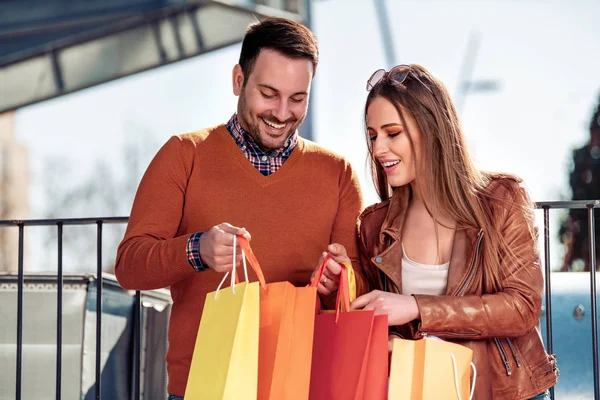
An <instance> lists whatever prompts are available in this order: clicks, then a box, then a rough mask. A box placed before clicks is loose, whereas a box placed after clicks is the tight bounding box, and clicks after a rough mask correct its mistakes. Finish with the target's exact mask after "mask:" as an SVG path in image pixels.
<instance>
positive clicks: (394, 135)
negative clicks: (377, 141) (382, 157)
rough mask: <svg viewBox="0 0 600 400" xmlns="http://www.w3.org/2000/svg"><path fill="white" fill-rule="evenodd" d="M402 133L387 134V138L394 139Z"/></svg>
mask: <svg viewBox="0 0 600 400" xmlns="http://www.w3.org/2000/svg"><path fill="white" fill-rule="evenodd" d="M401 133H402V132H394V133H388V136H389V137H391V138H394V137H396V136H398V135H399V134H401Z"/></svg>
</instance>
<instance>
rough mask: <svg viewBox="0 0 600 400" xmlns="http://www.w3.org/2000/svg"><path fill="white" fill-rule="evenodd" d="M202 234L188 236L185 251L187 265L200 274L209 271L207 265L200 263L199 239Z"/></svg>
mask: <svg viewBox="0 0 600 400" xmlns="http://www.w3.org/2000/svg"><path fill="white" fill-rule="evenodd" d="M203 234H204V232H196V233H194V234H193V235H191V236H190V238H189V239H188V242H187V246H186V251H187V257H188V263H189V264H190V265H191V266H192V268H194V270H195V271H197V272H201V271H206V270H207V269H210V268H209V267H208V265H206V264H204V263H203V262H202V257H201V255H200V238H201V237H202V235H203Z"/></svg>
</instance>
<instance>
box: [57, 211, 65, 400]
mask: <svg viewBox="0 0 600 400" xmlns="http://www.w3.org/2000/svg"><path fill="white" fill-rule="evenodd" d="M57 227H58V232H57V246H58V248H57V251H58V260H57V262H58V266H57V276H56V283H57V287H56V400H60V399H61V397H62V317H63V307H62V301H63V283H64V282H63V253H62V252H63V223H62V222H59V223H57Z"/></svg>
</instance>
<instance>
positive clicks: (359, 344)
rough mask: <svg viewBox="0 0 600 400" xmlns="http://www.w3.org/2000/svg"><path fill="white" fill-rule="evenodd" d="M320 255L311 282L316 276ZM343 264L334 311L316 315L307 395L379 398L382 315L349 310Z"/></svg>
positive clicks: (383, 381) (384, 365) (383, 369)
mask: <svg viewBox="0 0 600 400" xmlns="http://www.w3.org/2000/svg"><path fill="white" fill-rule="evenodd" d="M328 258H329V257H325V258H324V260H323V261H322V264H321V267H320V268H319V270H318V271H317V273H316V274H315V276H314V278H313V280H312V282H311V286H314V287H316V286H317V285H318V283H319V281H320V279H321V276H322V274H323V270H324V268H325V265H326V263H327V261H328ZM348 299H349V293H348V276H347V269H346V267H345V266H343V265H342V274H341V276H340V283H339V290H338V295H337V299H336V310H335V312H333V313H331V312H329V313H328V312H323V313H320V314H319V315H317V317H316V320H315V335H314V343H313V364H312V370H311V387H310V399H311V400H337V399H340V400H352V399H354V400H362V399H369V400H383V399H385V398H386V395H387V375H388V374H387V371H388V347H387V341H388V334H387V325H388V324H387V316H385V315H384V316H375V315H374V312H373V311H351V310H350V303H349V300H348Z"/></svg>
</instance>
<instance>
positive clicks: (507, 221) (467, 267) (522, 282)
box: [358, 177, 558, 400]
mask: <svg viewBox="0 0 600 400" xmlns="http://www.w3.org/2000/svg"><path fill="white" fill-rule="evenodd" d="M519 183H520V182H519V181H517V180H516V179H515V178H509V177H498V178H496V179H494V180H493V181H492V182H491V183H490V184H489V185H488V187H487V191H488V194H489V195H490V196H486V198H488V201H489V205H490V210H492V214H493V218H494V221H495V223H494V226H496V227H497V229H499V230H500V233H501V234H502V236H503V237H504V239H505V240H506V243H508V245H509V246H511V249H512V250H513V251H514V252H515V254H516V255H517V256H518V259H519V262H517V263H515V262H513V263H508V262H501V266H502V268H503V269H504V271H503V276H504V279H503V282H502V284H503V290H502V291H501V292H497V293H491V294H484V293H483V289H482V287H483V285H482V278H481V277H482V274H481V271H480V269H481V265H480V263H481V257H480V251H481V246H482V243H483V242H484V241H485V232H483V231H482V230H478V229H463V230H458V231H457V232H456V233H455V237H454V244H453V249H452V256H451V259H450V267H449V271H448V283H447V289H446V293H445V295H444V296H429V295H415V296H414V297H415V299H416V300H417V304H418V306H419V310H420V314H421V319H420V321H413V322H412V323H409V324H406V325H403V326H399V327H394V330H396V332H397V333H398V334H399V335H401V336H402V337H404V338H414V339H419V338H422V337H424V336H426V335H433V336H437V337H440V338H443V339H445V340H449V341H452V342H456V343H459V344H461V345H463V346H467V347H469V348H471V349H472V350H473V362H474V363H475V366H476V367H477V383H476V388H475V395H474V398H475V399H477V400H487V399H510V400H519V399H530V398H532V397H535V396H536V395H538V394H540V393H543V392H544V391H545V390H547V389H548V388H550V387H552V386H554V385H555V384H556V382H557V379H558V369H557V368H556V359H555V356H554V355H548V354H547V353H546V351H545V349H544V345H543V342H542V339H541V336H540V332H539V328H538V324H539V316H540V312H541V305H542V291H543V287H544V280H543V277H542V272H541V269H540V261H539V252H538V249H537V240H536V239H537V237H536V236H537V234H536V233H535V231H534V230H533V229H532V226H531V223H530V222H528V221H529V219H528V216H527V215H526V213H527V212H526V211H524V210H526V209H527V206H528V204H527V203H526V202H527V200H526V199H527V196H526V195H524V191H523V190H522V189H521V187H520V185H519ZM409 197H410V189H409V188H408V186H405V187H401V188H398V189H396V190H395V191H394V194H393V196H392V198H391V199H390V200H387V201H384V202H382V203H379V204H376V205H373V206H371V207H369V208H367V209H366V210H365V211H364V212H363V214H362V215H361V224H360V250H361V264H362V268H363V270H362V271H359V272H360V273H359V277H361V278H362V277H366V278H367V279H366V281H362V282H360V283H359V285H358V287H359V291H360V292H364V291H366V290H387V291H390V292H394V293H401V289H402V268H401V260H402V228H403V225H404V219H405V214H406V210H407V206H408V202H409ZM490 198H494V199H499V200H500V201H496V200H491V199H490Z"/></svg>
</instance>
